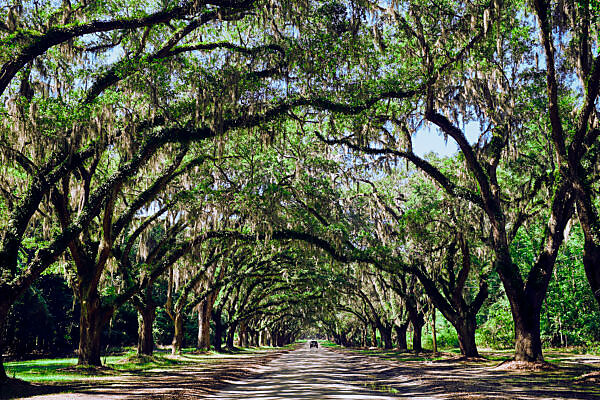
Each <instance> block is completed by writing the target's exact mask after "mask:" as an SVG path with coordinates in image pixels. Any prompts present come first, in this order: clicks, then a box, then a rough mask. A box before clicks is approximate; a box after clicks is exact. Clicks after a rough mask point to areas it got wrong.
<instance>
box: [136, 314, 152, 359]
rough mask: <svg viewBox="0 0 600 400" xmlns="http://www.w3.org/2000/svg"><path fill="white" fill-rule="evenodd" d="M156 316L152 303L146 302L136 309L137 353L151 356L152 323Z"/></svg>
mask: <svg viewBox="0 0 600 400" xmlns="http://www.w3.org/2000/svg"><path fill="white" fill-rule="evenodd" d="M155 318H156V308H155V306H154V305H152V304H146V305H144V307H143V308H139V309H138V345H137V353H138V354H139V355H142V354H143V355H147V356H151V355H152V353H153V352H154V336H153V334H152V325H154V319H155Z"/></svg>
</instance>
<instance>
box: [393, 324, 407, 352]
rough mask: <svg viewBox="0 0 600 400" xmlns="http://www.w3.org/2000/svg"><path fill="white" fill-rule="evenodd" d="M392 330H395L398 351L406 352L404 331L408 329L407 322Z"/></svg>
mask: <svg viewBox="0 0 600 400" xmlns="http://www.w3.org/2000/svg"><path fill="white" fill-rule="evenodd" d="M394 328H395V330H396V341H397V345H398V350H407V349H408V343H407V342H406V330H407V329H408V321H407V322H405V323H403V324H401V325H396V326H395V327H394Z"/></svg>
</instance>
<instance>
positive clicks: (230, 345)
mask: <svg viewBox="0 0 600 400" xmlns="http://www.w3.org/2000/svg"><path fill="white" fill-rule="evenodd" d="M236 329H237V324H236V323H233V324H231V325H230V326H229V329H228V331H227V341H226V343H225V345H226V346H227V349H228V350H233V349H235V346H234V343H233V341H234V339H235V331H236Z"/></svg>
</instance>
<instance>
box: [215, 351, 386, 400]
mask: <svg viewBox="0 0 600 400" xmlns="http://www.w3.org/2000/svg"><path fill="white" fill-rule="evenodd" d="M261 372H262V374H261V375H260V376H258V377H254V378H251V379H246V380H241V381H237V382H233V383H232V384H231V385H230V386H229V387H226V388H225V389H224V390H222V391H221V392H218V393H214V394H212V395H211V396H210V397H206V398H207V399H208V398H210V399H219V400H222V399H223V400H224V399H257V400H274V399H321V400H329V399H356V400H358V399H361V400H362V399H365V400H366V399H371V400H387V399H392V398H395V397H393V395H391V394H386V393H383V392H381V391H372V390H368V389H367V388H365V386H368V383H369V382H372V381H373V376H372V375H371V374H370V373H371V372H372V365H370V364H368V363H365V362H361V361H360V360H356V359H354V358H352V357H346V356H344V355H342V354H338V353H335V352H333V351H329V350H326V349H323V348H318V349H314V348H313V349H310V348H308V347H306V346H305V347H302V348H301V349H299V350H296V351H293V352H290V353H287V354H284V355H283V356H281V357H280V358H278V359H276V360H274V361H271V362H270V363H269V364H267V365H266V366H264V367H263V368H262V371H261Z"/></svg>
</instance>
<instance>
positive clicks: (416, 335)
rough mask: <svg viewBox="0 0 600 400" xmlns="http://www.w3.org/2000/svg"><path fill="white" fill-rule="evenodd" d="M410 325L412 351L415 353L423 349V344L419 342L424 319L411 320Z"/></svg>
mask: <svg viewBox="0 0 600 400" xmlns="http://www.w3.org/2000/svg"><path fill="white" fill-rule="evenodd" d="M411 324H412V327H413V338H412V339H413V340H412V343H413V351H414V352H415V353H420V352H422V351H423V345H422V343H421V334H422V331H423V325H425V323H424V321H422V318H421V320H416V321H411Z"/></svg>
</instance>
